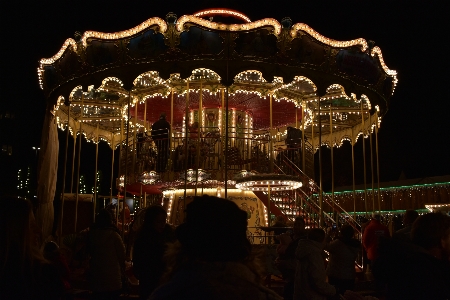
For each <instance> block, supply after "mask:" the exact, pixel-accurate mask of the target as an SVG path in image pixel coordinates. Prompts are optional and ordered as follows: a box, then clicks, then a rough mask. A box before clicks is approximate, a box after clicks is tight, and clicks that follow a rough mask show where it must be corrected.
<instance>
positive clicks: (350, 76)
mask: <svg viewBox="0 0 450 300" xmlns="http://www.w3.org/2000/svg"><path fill="white" fill-rule="evenodd" d="M38 76H39V83H40V85H41V88H42V89H43V91H44V93H45V95H46V97H47V98H48V116H47V119H46V120H47V121H46V122H47V123H48V124H49V126H48V128H47V129H48V131H49V132H46V133H45V134H46V136H51V135H52V133H51V132H52V131H56V129H55V128H56V126H57V127H58V128H59V129H61V130H66V132H67V138H66V141H65V143H66V148H65V149H66V153H65V154H64V153H60V155H65V165H64V178H61V179H60V180H63V182H65V178H66V176H70V172H72V176H73V174H74V170H75V169H76V166H75V164H74V161H75V155H74V157H73V162H72V168H70V162H69V161H70V158H68V157H67V139H68V138H69V136H72V137H73V138H74V139H77V136H78V137H79V139H80V141H81V138H82V137H83V136H84V138H85V139H87V140H89V141H92V142H94V143H96V144H97V145H98V143H99V142H106V143H108V144H109V145H110V147H111V150H112V151H113V152H114V151H119V152H120V156H119V157H120V159H119V161H114V155H113V156H112V157H113V161H111V165H112V166H114V164H119V176H118V177H117V178H113V177H111V178H110V180H109V181H110V184H111V194H110V195H109V199H108V200H107V201H112V199H113V198H114V197H118V196H117V195H118V194H119V195H122V196H123V195H125V196H126V195H129V194H133V195H135V196H137V198H136V199H137V201H138V203H139V204H138V207H140V208H142V207H145V206H147V205H149V204H150V202H151V201H149V199H157V202H158V203H160V204H162V205H163V206H164V207H165V208H166V209H167V211H168V222H170V223H172V224H174V225H178V224H180V223H181V222H183V216H184V208H185V206H186V205H187V204H188V203H189V201H191V200H192V198H193V196H196V195H202V194H208V195H216V196H219V197H224V198H227V199H229V200H231V201H235V202H236V203H237V204H238V206H239V207H241V208H242V209H243V210H245V211H246V212H247V213H248V219H249V222H248V224H249V234H250V235H251V236H252V237H255V238H256V237H258V236H261V235H262V234H263V233H262V232H261V230H260V228H261V227H264V226H270V225H271V221H272V219H273V218H274V217H275V216H279V215H281V216H284V218H285V219H287V220H293V219H294V218H295V217H296V216H298V215H303V216H304V217H305V219H306V220H308V222H309V223H310V224H311V226H314V225H320V224H323V223H324V222H326V221H329V222H335V217H333V213H338V214H339V215H341V216H345V217H347V218H352V216H351V214H349V213H347V211H353V209H354V206H353V205H347V206H346V207H343V205H341V204H339V202H338V201H336V199H334V196H333V193H331V194H329V195H325V194H324V193H322V172H323V171H322V167H321V164H322V161H321V159H322V153H321V146H323V145H326V146H328V147H330V148H331V155H332V157H333V148H338V147H340V146H341V145H342V144H343V143H344V142H349V143H351V145H352V147H353V145H354V144H355V143H356V142H357V140H358V138H359V137H360V136H361V135H362V136H363V137H364V138H369V137H370V139H371V142H372V137H373V139H374V140H375V143H376V146H378V139H377V132H378V128H379V126H380V124H381V120H382V117H383V115H384V114H385V113H386V112H387V109H388V102H389V98H390V97H391V96H392V94H393V92H394V90H395V86H396V84H397V73H396V71H394V70H390V69H389V68H388V67H387V66H386V64H385V63H384V61H383V56H382V53H381V50H380V48H379V47H377V46H375V45H374V42H372V41H366V40H365V39H362V38H359V39H355V40H350V41H336V40H333V39H330V38H327V37H324V36H322V35H321V34H320V33H318V32H316V31H315V30H314V29H312V28H311V27H309V26H308V25H306V24H303V23H295V24H293V22H292V20H291V19H290V18H284V19H282V20H281V21H277V20H275V19H270V18H267V19H262V20H257V21H253V20H250V19H249V17H247V16H245V15H244V14H242V13H240V12H237V11H233V10H226V9H210V10H204V11H200V12H197V13H195V14H192V15H183V16H181V17H179V18H178V17H177V15H175V14H174V13H168V14H167V15H166V17H165V19H162V18H159V17H153V18H150V19H148V20H146V21H144V22H143V23H141V24H139V25H137V26H136V27H134V28H131V29H128V30H124V31H120V32H115V33H102V32H96V31H87V32H84V33H83V34H81V33H77V34H76V35H75V37H74V38H69V39H67V40H66V41H65V43H64V44H63V46H62V48H61V49H60V50H59V51H58V52H57V53H56V54H55V55H54V56H53V57H51V58H45V59H41V60H40V64H39V67H38ZM53 134H54V133H53ZM47 140H48V141H49V142H48V146H47V147H46V148H48V149H50V148H51V141H52V139H51V138H48V139H47ZM61 142H64V141H61ZM77 146H78V147H79V146H81V142H78V145H77ZM74 147H75V146H74ZM352 149H353V148H352ZM376 149H377V148H376ZM364 151H365V150H364ZM370 151H372V148H371V149H370ZM50 152H51V151H50ZM80 152H81V151H79V152H78V153H80ZM316 152H319V154H318V155H315V153H316ZM74 153H75V152H74ZM371 154H372V153H371ZM44 155H45V154H44ZM78 155H79V154H78ZM97 155H98V154H97ZM377 155H378V151H376V153H373V156H376V157H377ZM315 158H316V160H317V159H318V160H319V161H318V163H319V165H320V168H319V169H320V170H321V171H320V174H314V164H315V161H314V159H315ZM96 159H98V157H96ZM352 160H353V151H352ZM56 161H57V160H56ZM77 161H78V168H79V165H80V161H82V157H80V156H78V158H77ZM376 161H377V162H378V159H376ZM66 165H67V167H66ZM332 165H333V163H332ZM372 168H375V167H373V164H372ZM96 171H97V165H96ZM331 172H332V179H333V182H334V170H331ZM75 173H76V172H75ZM377 173H378V172H377ZM316 175H318V176H316ZM315 177H318V178H319V180H318V182H317V183H316V182H315V180H314V178H315ZM353 177H354V176H353ZM372 178H373V177H372ZM53 180H56V178H54V179H53ZM53 184H55V182H53ZM63 184H64V183H63ZM333 186H334V184H333ZM65 188H66V189H67V187H64V186H63V190H65ZM76 190H77V191H78V188H77V189H76ZM113 190H114V191H116V190H117V193H116V192H114V194H113ZM53 191H54V189H53ZM94 191H96V189H95V188H94ZM313 195H316V196H314V197H313ZM317 195H318V196H317ZM73 196H74V199H75V206H74V208H73V210H74V211H73V214H74V215H75V218H74V222H75V229H77V225H76V224H77V210H78V203H79V202H83V201H82V200H81V198H82V197H81V195H79V194H78V193H76V194H74V195H73ZM62 198H63V203H62V205H64V197H62ZM97 199H98V195H97V194H96V192H94V194H93V195H92V202H93V208H94V210H95V207H99V205H98V204H96V201H97ZM118 199H119V200H120V197H118ZM364 202H365V203H364V206H365V209H366V211H372V210H380V199H374V198H372V199H369V198H366V199H365V200H364ZM353 204H354V205H356V204H355V203H353ZM66 215H67V213H65V214H64V218H65V217H66ZM124 216H125V214H124ZM61 224H62V223H61ZM255 242H256V241H255Z"/></svg>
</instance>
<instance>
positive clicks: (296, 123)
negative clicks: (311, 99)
mask: <svg viewBox="0 0 450 300" xmlns="http://www.w3.org/2000/svg"><path fill="white" fill-rule="evenodd" d="M295 128H298V107H296V108H295Z"/></svg>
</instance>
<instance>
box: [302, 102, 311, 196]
mask: <svg viewBox="0 0 450 300" xmlns="http://www.w3.org/2000/svg"><path fill="white" fill-rule="evenodd" d="M301 107H302V171H303V173H305V174H306V169H305V166H306V162H305V158H306V155H305V150H306V145H305V107H306V104H305V101H302V106H301ZM313 153H314V149H313ZM302 199H303V198H302Z"/></svg>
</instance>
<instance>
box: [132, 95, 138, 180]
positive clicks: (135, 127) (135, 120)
mask: <svg viewBox="0 0 450 300" xmlns="http://www.w3.org/2000/svg"><path fill="white" fill-rule="evenodd" d="M138 103H139V101H136V103H135V104H134V128H133V178H136V161H137V159H138V157H137V147H138V145H137V138H136V134H137V130H138V128H139V127H138V115H137V112H138ZM134 181H136V180H134Z"/></svg>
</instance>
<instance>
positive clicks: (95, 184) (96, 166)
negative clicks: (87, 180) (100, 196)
mask: <svg viewBox="0 0 450 300" xmlns="http://www.w3.org/2000/svg"><path fill="white" fill-rule="evenodd" d="M98 125H99V124H98V123H97V136H96V142H97V143H96V144H95V176H94V209H93V219H92V220H94V222H95V210H96V207H97V171H98V143H99V139H98V134H99V132H98V131H99V127H98Z"/></svg>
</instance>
